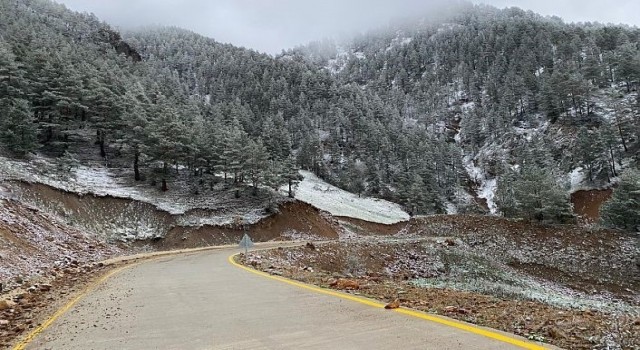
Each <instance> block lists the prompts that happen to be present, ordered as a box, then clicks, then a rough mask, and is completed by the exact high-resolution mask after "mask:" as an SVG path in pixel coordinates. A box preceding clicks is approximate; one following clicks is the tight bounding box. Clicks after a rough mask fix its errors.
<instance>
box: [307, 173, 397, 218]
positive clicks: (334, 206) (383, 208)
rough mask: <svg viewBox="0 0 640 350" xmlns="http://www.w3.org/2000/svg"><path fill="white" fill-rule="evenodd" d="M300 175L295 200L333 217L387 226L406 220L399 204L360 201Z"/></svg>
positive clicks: (345, 192)
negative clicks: (300, 179)
mask: <svg viewBox="0 0 640 350" xmlns="http://www.w3.org/2000/svg"><path fill="white" fill-rule="evenodd" d="M300 174H302V176H304V180H302V182H300V184H299V185H298V188H297V189H296V194H295V197H296V199H298V200H300V201H302V202H305V203H309V204H311V205H313V206H314V207H317V208H319V209H321V210H324V211H327V212H329V213H331V214H332V215H334V216H344V217H350V218H355V219H360V220H364V221H369V222H375V223H380V224H387V225H390V224H395V223H398V222H401V221H406V220H409V214H407V213H406V212H405V211H404V210H402V208H401V207H400V206H399V205H398V204H395V203H391V202H389V201H386V200H383V199H376V198H370V197H359V196H358V195H356V194H353V193H350V192H347V191H344V190H342V189H340V188H338V187H335V186H333V185H330V184H328V183H326V182H324V181H323V180H321V179H320V178H318V177H317V176H315V175H314V174H313V173H311V172H308V171H300Z"/></svg>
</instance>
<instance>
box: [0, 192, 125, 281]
mask: <svg viewBox="0 0 640 350" xmlns="http://www.w3.org/2000/svg"><path fill="white" fill-rule="evenodd" d="M119 251H120V249H119V248H117V247H115V246H113V245H107V244H105V243H104V242H102V241H101V240H100V239H98V238H96V237H94V236H92V235H90V234H88V233H86V232H82V231H80V230H78V229H76V228H73V227H70V226H68V225H66V224H64V223H62V222H59V221H58V220H56V218H55V217H53V216H51V215H48V214H46V213H44V212H41V211H39V210H37V209H35V208H33V207H28V206H25V205H23V204H21V203H19V202H17V201H14V200H10V199H2V198H0V282H2V281H5V282H9V278H10V277H13V276H30V275H33V274H39V275H44V274H48V273H50V272H51V270H52V269H54V268H64V267H65V266H67V265H70V264H71V265H73V264H81V263H85V262H90V261H97V260H103V259H105V258H106V257H109V256H113V255H114V254H117V253H118V252H119ZM5 287H7V288H9V287H10V285H5Z"/></svg>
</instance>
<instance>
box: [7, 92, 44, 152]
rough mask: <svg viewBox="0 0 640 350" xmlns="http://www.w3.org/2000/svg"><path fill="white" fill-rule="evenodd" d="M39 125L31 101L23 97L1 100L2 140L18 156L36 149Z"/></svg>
mask: <svg viewBox="0 0 640 350" xmlns="http://www.w3.org/2000/svg"><path fill="white" fill-rule="evenodd" d="M37 131H38V130H37V127H36V124H35V123H34V118H33V112H32V110H31V106H30V105H29V102H28V101H26V100H23V99H12V100H9V101H7V100H6V99H3V100H1V101H0V142H1V143H2V144H4V146H5V147H6V148H7V149H9V150H10V151H11V152H13V153H14V154H16V155H17V156H24V155H26V154H27V153H29V152H31V151H33V150H35V149H36V148H37V146H38V143H37Z"/></svg>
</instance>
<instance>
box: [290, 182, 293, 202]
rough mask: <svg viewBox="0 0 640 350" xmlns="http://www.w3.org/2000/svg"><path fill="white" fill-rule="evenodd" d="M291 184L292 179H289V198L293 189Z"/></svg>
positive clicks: (291, 196)
mask: <svg viewBox="0 0 640 350" xmlns="http://www.w3.org/2000/svg"><path fill="white" fill-rule="evenodd" d="M292 185H293V180H291V179H289V198H293V191H292V190H291V187H292Z"/></svg>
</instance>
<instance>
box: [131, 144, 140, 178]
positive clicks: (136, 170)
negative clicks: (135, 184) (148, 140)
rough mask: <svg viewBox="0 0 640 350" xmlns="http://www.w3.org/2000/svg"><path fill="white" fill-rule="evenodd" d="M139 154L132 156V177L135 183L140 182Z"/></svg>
mask: <svg viewBox="0 0 640 350" xmlns="http://www.w3.org/2000/svg"><path fill="white" fill-rule="evenodd" d="M139 163H140V154H139V153H138V151H136V153H135V154H134V155H133V174H134V175H133V177H134V179H135V180H136V181H140V167H139Z"/></svg>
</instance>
